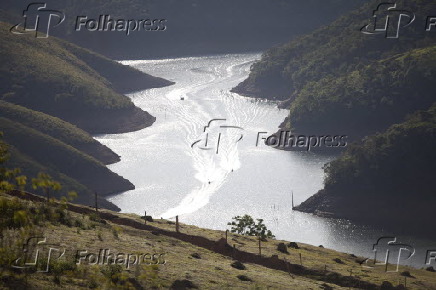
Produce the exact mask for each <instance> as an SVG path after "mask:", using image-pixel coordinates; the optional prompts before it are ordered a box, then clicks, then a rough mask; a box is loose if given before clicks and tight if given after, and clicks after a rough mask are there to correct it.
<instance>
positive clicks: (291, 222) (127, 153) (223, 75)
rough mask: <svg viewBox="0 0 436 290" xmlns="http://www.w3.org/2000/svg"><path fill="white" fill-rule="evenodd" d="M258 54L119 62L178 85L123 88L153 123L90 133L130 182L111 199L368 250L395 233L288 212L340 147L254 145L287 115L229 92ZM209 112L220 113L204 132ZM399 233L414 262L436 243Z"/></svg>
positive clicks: (196, 220)
mask: <svg viewBox="0 0 436 290" xmlns="http://www.w3.org/2000/svg"><path fill="white" fill-rule="evenodd" d="M259 58H260V55H259V54H238V55H236V54H232V55H219V56H208V57H189V58H178V59H165V60H147V61H123V64H126V65H131V66H133V67H135V68H137V69H139V70H142V71H144V72H147V73H150V74H152V75H155V76H159V77H163V78H165V79H168V80H172V81H174V82H176V84H175V85H173V86H169V87H165V88H159V89H151V90H146V91H142V92H138V93H134V94H131V95H129V97H130V98H131V99H132V100H133V102H134V103H135V105H137V106H138V107H140V108H142V109H143V110H146V111H148V112H150V113H151V114H152V115H153V116H156V118H157V120H156V122H155V123H154V124H153V126H151V127H149V128H146V129H144V130H140V131H137V132H132V133H127V134H117V135H101V136H96V139H97V140H98V141H100V142H102V143H103V144H105V145H107V146H108V147H110V148H111V149H112V150H113V151H114V152H116V153H117V154H119V155H120V156H121V162H118V163H116V164H113V165H110V166H109V168H110V169H111V170H113V171H114V172H116V173H118V174H120V175H122V176H123V177H125V178H127V179H129V180H130V181H131V182H132V183H133V184H134V185H135V187H136V189H135V190H132V191H128V192H124V193H121V194H119V195H116V196H113V197H111V198H109V200H110V201H111V202H113V203H114V204H116V205H117V206H119V207H120V208H121V209H122V211H123V212H129V213H137V214H141V215H143V214H144V211H145V210H146V211H147V215H152V216H153V217H155V218H160V217H163V218H168V219H174V217H175V216H176V215H179V218H180V221H181V222H183V223H187V224H192V225H197V226H200V227H205V228H211V229H220V230H224V229H226V228H228V226H227V222H229V221H230V220H231V219H232V217H234V216H236V215H243V214H249V215H251V216H253V217H254V218H262V219H264V220H265V223H266V225H267V226H268V228H269V229H271V231H272V232H273V233H274V234H275V236H276V237H277V238H279V239H285V240H290V241H296V242H304V243H308V244H312V245H323V246H324V247H327V248H332V249H335V250H339V251H344V252H348V253H354V254H356V255H362V256H366V257H370V256H373V254H372V246H373V244H374V243H375V242H376V241H377V239H378V238H380V237H382V236H386V235H388V236H395V233H389V232H383V231H382V230H376V229H372V228H370V227H362V226H357V225H354V224H353V223H351V222H349V221H344V220H331V219H326V218H320V217H316V216H313V215H310V214H305V213H300V212H296V211H292V201H291V199H292V198H291V193H292V192H293V193H294V203H295V205H298V204H299V203H301V202H303V201H304V200H306V199H307V198H309V197H310V196H311V195H313V194H314V193H316V192H317V191H318V190H319V189H321V188H322V182H323V177H324V175H323V170H322V167H323V165H324V164H325V163H327V162H329V161H331V160H333V159H334V158H335V157H336V156H337V154H338V153H337V152H332V153H331V154H330V155H325V154H324V155H319V154H314V153H311V152H285V151H280V150H276V149H272V148H269V147H267V146H264V145H261V144H262V143H260V144H259V146H256V143H257V137H258V132H268V133H274V132H276V131H277V127H278V125H279V124H280V123H281V122H282V121H283V120H284V118H285V117H286V114H287V112H286V110H279V109H278V108H277V106H276V105H275V104H272V103H269V102H266V101H257V100H254V99H250V98H246V97H242V96H239V95H238V94H235V93H231V92H230V89H231V88H232V87H234V86H236V85H237V84H238V83H240V82H241V81H243V80H244V79H245V78H246V77H247V75H248V73H249V69H250V65H251V64H252V63H253V62H254V61H255V60H257V59H259ZM213 119H221V120H217V121H213V122H212V123H211V126H210V127H209V128H206V132H204V131H205V128H204V127H205V126H207V125H208V123H209V121H211V120H213ZM226 126H236V127H239V128H228V127H226ZM206 133H209V134H208V135H207V136H206ZM220 133H221V135H220ZM262 136H266V134H262ZM206 137H207V140H208V143H207V146H206V145H205V144H206V143H205V142H206ZM240 137H242V140H239V139H240ZM218 138H220V139H219V140H220V142H219V146H217V144H218ZM238 140H239V141H238ZM196 141H198V142H197V143H195V142H196ZM193 143H195V144H194V146H192V144H193ZM202 148H203V149H202ZM206 148H208V149H210V150H204V149H206ZM217 148H218V153H217V150H216V149H217ZM398 240H399V241H401V242H404V243H410V244H411V245H413V246H414V247H415V248H416V249H417V251H416V254H415V255H414V256H413V257H412V258H411V259H409V260H408V261H407V262H406V263H408V264H413V265H415V266H423V263H424V261H425V254H426V249H432V248H436V243H431V242H429V241H424V240H419V239H414V238H411V237H398Z"/></svg>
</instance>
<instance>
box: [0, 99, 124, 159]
mask: <svg viewBox="0 0 436 290" xmlns="http://www.w3.org/2000/svg"><path fill="white" fill-rule="evenodd" d="M0 115H1V116H2V117H4V118H7V119H9V120H11V121H13V122H17V123H20V124H22V125H24V126H27V127H29V128H32V129H35V130H37V131H39V132H41V133H44V134H47V135H49V136H51V137H53V138H55V139H58V140H59V141H62V142H63V143H65V144H67V145H70V146H72V147H74V148H76V149H77V150H79V151H82V152H83V153H86V154H88V155H90V156H92V157H94V158H95V159H97V160H99V161H100V162H102V163H105V164H110V163H114V162H117V161H119V160H120V159H119V156H118V155H116V154H115V153H114V152H112V151H111V150H110V149H109V148H107V147H106V146H104V145H102V144H100V143H99V142H97V141H95V140H94V139H93V138H92V137H91V136H90V135H89V134H88V133H86V132H85V131H83V130H81V129H79V128H77V127H76V126H74V125H72V124H70V123H67V122H65V121H62V120H61V119H59V118H56V117H52V116H50V115H47V114H44V113H41V112H37V111H33V110H30V109H27V108H24V107H22V106H19V105H14V104H11V103H8V102H5V101H0ZM29 142H31V140H29Z"/></svg>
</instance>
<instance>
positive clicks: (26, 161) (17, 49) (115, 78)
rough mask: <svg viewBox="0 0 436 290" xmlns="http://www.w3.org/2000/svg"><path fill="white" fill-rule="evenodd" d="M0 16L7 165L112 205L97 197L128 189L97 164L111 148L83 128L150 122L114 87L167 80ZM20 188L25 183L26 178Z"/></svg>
mask: <svg viewBox="0 0 436 290" xmlns="http://www.w3.org/2000/svg"><path fill="white" fill-rule="evenodd" d="M10 27H11V24H9V23H0V35H1V38H2V41H1V42H0V50H1V52H2V53H1V54H0V60H1V63H2V66H1V68H0V76H1V80H0V132H2V133H3V134H4V137H3V138H4V140H5V141H6V142H7V143H8V145H9V149H10V156H9V157H10V158H9V160H8V162H7V166H8V167H9V168H20V169H21V171H22V173H23V174H25V175H26V176H28V177H29V178H31V177H32V178H34V177H36V176H37V175H38V173H40V172H45V173H48V174H49V175H51V176H52V177H53V179H55V180H57V181H59V182H60V183H61V184H62V188H63V189H62V192H57V193H54V196H56V197H60V196H61V195H65V194H66V192H68V191H76V192H77V193H78V202H80V203H82V204H87V205H92V204H94V192H97V193H98V195H99V196H100V197H99V199H100V205H101V206H103V207H106V208H111V209H114V210H116V209H118V208H117V207H116V206H114V205H113V204H111V203H110V202H107V201H106V200H104V198H103V197H105V196H107V195H110V194H115V193H118V192H122V191H126V190H130V189H133V188H134V186H133V184H132V183H130V182H129V181H128V180H126V179H124V178H122V177H121V176H119V175H117V174H115V173H113V172H111V171H110V170H109V169H108V168H107V167H106V166H105V165H106V164H110V163H114V162H117V161H119V156H118V155H117V154H115V153H114V152H112V151H111V150H110V149H109V148H107V147H106V146H103V145H102V144H100V143H98V142H97V141H95V140H94V139H93V138H92V137H91V135H90V134H91V133H120V132H130V131H135V130H139V129H143V128H145V127H147V126H150V125H151V124H152V123H153V122H154V120H155V118H154V117H153V116H151V115H150V114H148V113H147V112H145V111H142V110H141V109H139V108H137V107H135V106H134V104H133V103H132V102H131V101H130V99H129V98H128V97H126V96H124V95H123V94H122V93H126V92H132V91H137V90H143V89H147V88H153V87H162V86H166V85H171V84H172V82H169V81H167V80H164V79H161V78H156V77H152V76H150V75H147V74H144V73H142V72H140V71H137V70H135V69H132V68H130V67H127V66H124V65H121V64H119V63H117V62H114V61H112V60H109V59H107V58H105V57H103V56H101V55H98V54H96V53H93V52H91V51H88V50H86V49H83V48H80V47H78V46H76V45H74V44H71V43H67V42H65V41H63V40H59V39H57V38H54V37H50V38H47V39H38V38H35V37H33V36H32V35H14V34H11V33H10V32H9V28H10ZM26 189H27V190H31V189H32V184H31V183H28V184H27V187H26Z"/></svg>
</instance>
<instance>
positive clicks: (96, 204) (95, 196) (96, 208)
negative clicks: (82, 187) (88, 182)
mask: <svg viewBox="0 0 436 290" xmlns="http://www.w3.org/2000/svg"><path fill="white" fill-rule="evenodd" d="M94 198H95V212H97V213H98V199H97V192H96V191H94Z"/></svg>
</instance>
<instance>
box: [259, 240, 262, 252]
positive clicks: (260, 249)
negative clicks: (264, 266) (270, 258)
mask: <svg viewBox="0 0 436 290" xmlns="http://www.w3.org/2000/svg"><path fill="white" fill-rule="evenodd" d="M260 243H261V240H260V236H259V256H262V248H261V244H260Z"/></svg>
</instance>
